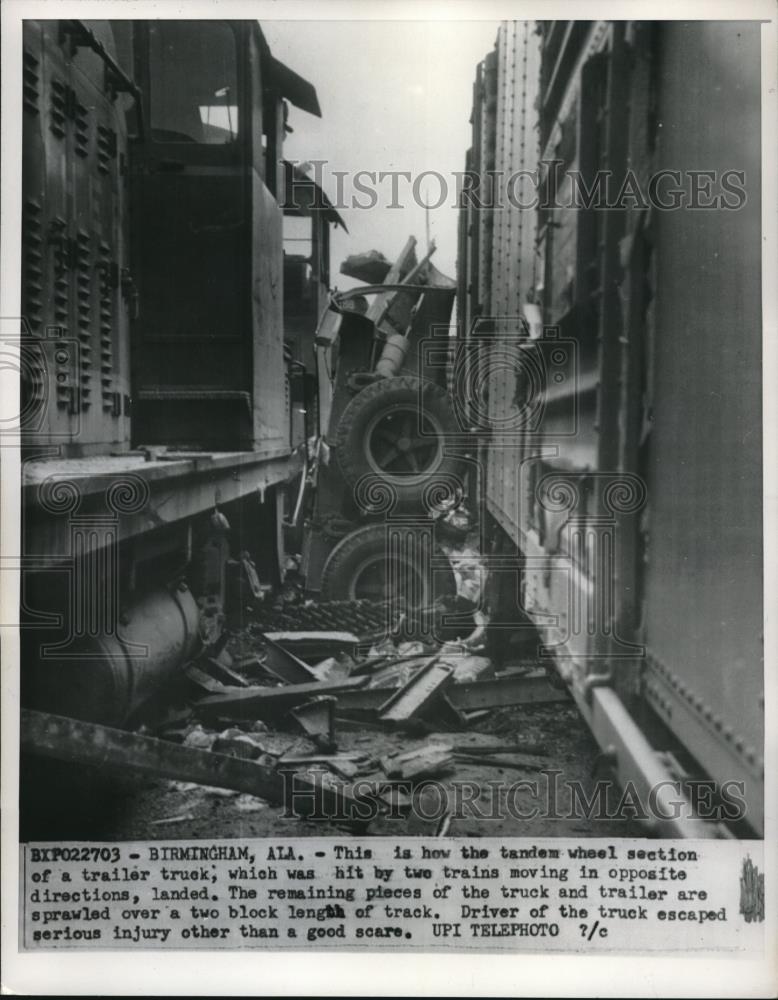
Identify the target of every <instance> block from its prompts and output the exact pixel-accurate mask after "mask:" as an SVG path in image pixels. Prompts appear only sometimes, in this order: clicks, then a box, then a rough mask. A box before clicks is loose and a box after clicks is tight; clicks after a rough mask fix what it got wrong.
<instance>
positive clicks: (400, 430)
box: [335, 375, 462, 508]
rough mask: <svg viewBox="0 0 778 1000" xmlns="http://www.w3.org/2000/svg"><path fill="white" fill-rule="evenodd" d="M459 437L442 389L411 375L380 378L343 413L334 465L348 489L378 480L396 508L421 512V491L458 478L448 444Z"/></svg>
mask: <svg viewBox="0 0 778 1000" xmlns="http://www.w3.org/2000/svg"><path fill="white" fill-rule="evenodd" d="M458 433H459V427H458V425H457V423H456V420H455V418H454V414H453V412H452V409H451V406H450V405H449V401H448V397H447V396H446V392H445V390H444V389H443V388H441V387H440V386H438V385H435V384H434V383H433V382H421V381H420V380H419V379H417V378H413V377H412V376H410V375H403V376H398V377H395V378H387V379H381V380H380V381H379V382H375V383H373V385H369V386H367V387H366V388H364V389H363V390H362V391H361V392H359V393H357V395H356V396H354V398H353V399H352V400H351V402H350V403H349V404H348V406H346V408H345V410H344V411H343V414H342V416H341V418H340V423H339V424H338V428H337V432H336V435H335V448H336V453H337V458H338V465H339V466H340V470H341V472H342V473H343V478H344V479H345V480H346V483H347V484H348V485H349V486H350V487H352V489H353V488H354V487H356V486H357V484H358V483H359V482H360V481H364V478H365V477H366V476H368V477H370V476H373V477H378V478H380V480H381V481H382V482H383V483H385V484H386V485H387V486H388V488H389V491H390V492H391V494H392V497H393V500H394V503H395V504H396V506H397V507H402V508H408V507H415V508H421V507H422V501H423V496H424V491H425V487H427V486H429V485H430V484H432V483H434V482H435V481H436V480H439V481H441V482H451V480H452V479H456V477H457V473H458V472H459V470H460V468H461V466H462V460H461V458H460V456H458V455H456V454H453V453H452V452H451V448H450V443H449V442H450V439H451V436H452V435H456V434H458Z"/></svg>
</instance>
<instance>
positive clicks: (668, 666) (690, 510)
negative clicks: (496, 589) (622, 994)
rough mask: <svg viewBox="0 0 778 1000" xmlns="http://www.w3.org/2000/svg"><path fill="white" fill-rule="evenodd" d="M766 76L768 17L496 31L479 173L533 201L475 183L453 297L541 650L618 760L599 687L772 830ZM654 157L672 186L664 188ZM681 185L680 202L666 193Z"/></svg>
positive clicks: (486, 453)
mask: <svg viewBox="0 0 778 1000" xmlns="http://www.w3.org/2000/svg"><path fill="white" fill-rule="evenodd" d="M495 64H496V78H495V74H494V73H492V75H491V76H490V72H492V71H491V67H494V66H495ZM759 66H760V48H759V27H758V25H754V24H745V23H699V22H698V23H692V24H685V23H681V22H667V23H662V24H658V23H641V22H585V21H577V22H540V23H539V25H538V27H537V31H533V26H531V25H527V24H525V23H523V22H519V23H514V24H507V25H503V27H502V28H501V29H500V33H499V36H498V41H497V46H496V52H495V53H493V54H491V55H490V56H489V57H487V60H486V61H485V62H484V63H483V64H482V65H481V66H480V67H479V71H478V76H477V80H476V91H475V97H476V100H475V104H474V114H473V148H472V149H471V151H470V152H469V154H468V164H469V166H470V168H471V169H472V170H473V171H476V172H480V173H485V172H486V170H488V169H489V165H490V163H493V164H494V169H495V170H496V171H497V172H498V173H497V176H498V177H500V172H505V173H507V174H511V173H513V174H515V172H516V171H527V172H528V175H529V173H531V172H533V171H537V178H538V182H537V184H536V194H537V196H538V198H537V202H536V203H535V205H534V206H533V209H532V210H530V209H524V208H522V207H521V206H520V205H519V204H518V203H517V202H516V198H521V199H523V200H522V204H529V201H530V198H529V194H530V192H531V186H527V185H524V186H523V187H516V186H515V185H514V188H513V193H514V196H515V197H514V203H511V202H510V199H508V204H507V205H506V206H504V207H501V208H497V209H496V210H494V211H492V212H487V211H482V210H478V209H474V208H473V207H472V206H468V205H467V203H466V201H465V200H464V199H463V208H462V214H461V227H462V228H461V232H460V256H461V258H462V259H461V264H464V265H465V266H464V267H462V268H461V272H460V290H459V303H460V305H459V316H460V321H461V323H462V330H463V334H462V338H463V343H465V344H468V343H469V344H470V350H469V353H467V352H464V353H463V350H462V348H461V347H460V358H463V357H465V355H466V354H467V357H468V358H469V359H470V360H469V362H468V363H469V364H470V366H471V368H472V367H474V365H475V362H473V360H472V359H473V358H475V357H476V355H477V357H478V359H479V360H478V362H477V364H478V365H479V366H480V369H479V378H478V379H476V378H474V377H473V378H471V382H472V384H473V386H483V387H486V389H485V390H484V393H483V395H484V399H485V401H486V402H485V407H486V410H487V412H488V417H487V419H486V421H485V423H484V426H483V427H481V428H480V429H481V430H483V431H486V430H487V428H488V433H489V435H490V437H489V441H488V447H486V448H485V449H482V457H483V460H484V461H485V463H486V473H487V494H488V496H487V506H488V510H489V513H490V514H491V516H492V517H493V518H494V520H495V522H496V523H497V524H498V525H499V526H500V528H501V529H502V530H503V531H504V532H505V533H506V534H507V536H508V537H509V538H510V539H511V541H512V542H513V544H514V545H515V546H516V547H517V549H518V555H519V560H520V565H521V580H522V587H521V595H522V600H523V602H524V607H525V608H526V610H527V611H528V612H529V613H530V615H531V617H532V619H533V621H534V622H535V624H536V625H537V626H538V627H539V629H540V630H541V632H542V634H543V638H544V642H545V652H546V653H547V654H548V655H551V656H553V658H554V661H555V663H556V665H557V666H558V668H559V669H560V671H561V673H562V674H563V676H564V677H565V678H566V679H567V680H568V681H569V682H570V683H571V684H572V689H573V692H574V694H575V695H576V698H577V700H578V702H579V705H580V706H581V708H582V710H583V711H584V714H585V715H586V716H587V718H588V719H589V721H590V723H591V724H592V726H593V729H594V731H595V735H596V736H597V737H598V739H600V741H601V742H603V743H607V742H615V744H616V745H617V748H618V745H619V742H620V739H621V738H622V737H623V740H622V742H623V744H624V746H623V748H622V751H623V752H622V755H621V756H622V760H623V761H624V762H631V763H630V766H627V765H626V763H625V765H624V767H622V769H621V773H622V776H626V775H628V774H629V772H630V767H631V766H632V765H635V763H636V761H637V762H638V764H639V760H638V758H640V757H641V755H642V754H644V753H645V754H648V745H647V744H641V746H640V747H639V748H637V749H636V747H637V742H639V738H640V739H642V738H643V734H642V733H640V732H639V730H638V727H636V726H634V724H633V722H632V721H631V720H629V719H627V718H626V716H625V718H624V719H623V720H622V721H621V722H620V723H619V724H618V725H615V726H614V724H613V720H612V719H611V720H610V721H608V720H607V719H606V718H605V716H607V712H605V713H603V705H604V703H605V702H604V700H603V699H604V697H605V696H602V697H600V696H598V697H597V698H594V697H593V692H595V691H597V690H601V689H607V690H608V691H609V692H610V693H609V695H608V698H610V697H611V694H612V693H614V692H615V693H617V694H618V696H619V701H618V704H619V705H625V704H626V705H631V706H632V707H635V706H637V705H638V704H639V703H641V702H642V703H643V704H645V702H646V701H647V702H648V703H649V704H650V705H651V706H652V708H653V709H654V711H655V713H656V716H658V717H659V718H660V719H661V720H662V722H663V723H664V724H665V725H666V726H667V727H668V728H669V730H670V731H672V733H673V734H674V735H675V737H677V739H678V740H679V741H680V744H681V745H682V746H683V747H684V748H685V750H686V751H688V753H689V754H690V755H691V757H692V758H693V759H694V760H695V761H696V762H697V764H698V765H700V766H701V769H702V770H703V771H704V772H705V773H707V774H708V775H709V776H710V777H711V778H713V779H715V780H717V781H718V782H725V781H728V780H738V781H743V782H744V783H745V789H746V799H747V803H748V810H749V812H748V821H749V823H750V824H751V826H752V827H753V828H754V829H756V830H760V829H761V826H762V787H763V761H762V753H763V749H762V748H763V728H762V711H763V704H762V657H761V632H762V596H761V593H762V575H761V532H762V522H761V379H760V361H761V311H760V295H761V289H760V225H759V220H760V197H759V196H760V184H761V179H760V148H759V139H758V137H759V114H760V107H759V80H760V72H759ZM659 171H680V184H679V183H678V182H677V178H675V176H674V175H669V174H665V175H664V176H663V177H662V179H661V181H660V182H659V183H658V185H657V184H656V181H655V182H654V184H655V186H654V187H653V188H652V183H651V178H652V177H656V176H657V172H659ZM709 171H710V172H714V175H707V174H706V173H700V172H709ZM726 171H730V172H732V171H739V172H743V175H744V178H745V180H742V179H740V180H739V179H738V176H739V175H734V174H732V173H730V174H729V175H727V174H725V172H726ZM606 172H609V173H610V175H611V176H610V180H609V181H608V186H607V188H606V189H605V198H606V201H605V202H603V203H602V204H600V205H599V207H598V196H597V188H596V182H597V178H598V177H603V176H605V174H606ZM503 176H504V174H503ZM722 177H725V178H727V177H728V180H726V179H725V180H723V181H722ZM576 178H577V179H576ZM503 183H505V181H504V180H503ZM625 184H627V185H629V186H630V188H631V190H632V192H633V194H632V196H630V195H626V196H624V197H622V198H621V199H620V205H621V207H620V208H612V207H611V208H608V207H607V205H608V204H611V203H612V201H613V200H614V198H616V200H619V199H618V197H617V195H618V192H622V193H623V192H624V190H625V189H624V187H623V185H625ZM674 185H675V187H680V189H681V190H682V191H683V197H684V199H685V201H684V202H683V204H682V205H681V206H680V207H674V208H673V207H668V208H666V209H663V208H662V207H660V204H659V203H660V202H662V203H663V204H665V205H669V206H672V199H673V197H674V196H673V194H672V188H673V186H674ZM727 185H728V186H729V187H728V189H727ZM742 188H745V191H746V197H745V200H744V199H743V198H742V193H741V189H742ZM695 191H696V194H695ZM517 192H518V194H517ZM581 192H583V200H581ZM608 198H610V199H611V201H610V202H609V201H608V200H607V199H608ZM711 198H720V199H723V201H722V202H721V203H720V204H719V207H714V208H710V209H708V210H706V209H705V208H704V207H702V206H704V205H705V204H709V203H710V201H711ZM587 200H588V201H589V202H590V204H589V206H588V207H586V206H587ZM503 201H505V199H503ZM690 206H691V207H690ZM698 206H699V207H698ZM722 206H723V207H722ZM479 329H480V331H481V337H482V343H481V345H480V350H477V351H474V350H473V330H479ZM468 338H469V339H468ZM472 398H473V399H474V400H475V403H476V404H477V403H478V398H479V397H478V393H477V392H476V393H473V394H472ZM475 408H476V410H477V405H476V406H475ZM471 409H472V406H471ZM477 416H478V414H477V413H475V417H474V419H473V420H472V421H471V423H472V424H474V425H475V426H476V427H477V426H478V420H477V419H476V418H477ZM614 697H615V695H614ZM608 704H610V705H615V704H616V702H615V701H609V702H608ZM622 722H623V725H622ZM641 725H643V724H642V723H641ZM658 729H659V731H662V728H661V726H660V727H658ZM616 731H618V732H616ZM619 732H620V734H621V736H620V737H619V738H618V739H617V738H616V737H617V736H619ZM614 733H615V735H614ZM669 742H670V741H669V740H668V745H669ZM630 747H631V749H630ZM638 769H639V768H638ZM649 770H650V768H649ZM643 771H646V768H643Z"/></svg>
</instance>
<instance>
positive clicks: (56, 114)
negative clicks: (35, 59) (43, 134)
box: [49, 77, 68, 139]
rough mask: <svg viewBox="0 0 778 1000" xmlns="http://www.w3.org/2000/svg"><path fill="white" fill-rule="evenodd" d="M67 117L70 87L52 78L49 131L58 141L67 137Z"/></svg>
mask: <svg viewBox="0 0 778 1000" xmlns="http://www.w3.org/2000/svg"><path fill="white" fill-rule="evenodd" d="M67 116H68V87H67V86H66V84H64V83H63V82H62V81H61V80H58V79H57V78H56V77H52V80H51V90H50V91H49V129H50V130H51V131H52V132H53V133H54V135H56V137H57V138H58V139H64V137H65V123H66V121H67Z"/></svg>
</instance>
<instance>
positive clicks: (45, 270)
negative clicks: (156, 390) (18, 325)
mask: <svg viewBox="0 0 778 1000" xmlns="http://www.w3.org/2000/svg"><path fill="white" fill-rule="evenodd" d="M84 28H85V29H86V31H92V32H94V34H95V37H97V36H99V35H101V34H102V42H103V43H104V44H105V47H106V49H107V50H109V51H110V50H111V40H110V32H108V33H105V32H101V26H100V25H99V24H98V23H96V22H85V24H84ZM24 50H25V51H24V61H25V100H24V109H25V115H24V126H23V127H24V137H23V205H24V208H23V237H22V238H23V254H24V260H25V266H24V268H23V273H22V283H23V287H22V303H23V310H24V317H25V320H26V322H27V331H28V333H29V335H30V336H31V338H32V342H33V344H34V349H35V351H36V352H39V357H40V358H42V359H43V358H45V363H44V364H43V365H42V371H41V373H40V379H41V381H42V382H45V385H40V386H38V387H37V389H36V390H35V391H36V392H39V393H42V394H43V396H44V398H45V407H44V408H43V409H42V411H41V412H42V419H41V420H40V422H39V423H38V425H37V426H35V427H34V428H33V427H31V428H30V433H28V434H27V435H26V439H27V440H28V441H29V443H30V444H31V445H37V444H56V445H58V446H60V449H61V452H62V454H65V455H85V454H91V453H94V452H100V451H106V450H108V449H121V448H124V447H126V446H127V444H128V441H129V409H130V400H129V381H128V380H129V372H128V357H127V350H128V349H127V344H128V336H127V331H128V326H129V306H128V300H127V297H126V296H125V295H124V294H123V280H122V279H123V278H124V277H126V275H127V271H126V268H127V263H128V262H127V259H126V247H125V242H124V239H123V233H124V225H125V218H126V211H127V207H126V163H127V133H126V125H125V107H126V98H125V97H124V95H121V94H119V93H117V91H116V89H115V88H114V86H113V82H112V79H111V77H110V74H109V73H108V72H107V71H106V66H105V63H104V62H103V60H102V59H101V57H100V56H99V55H98V54H97V53H96V52H93V51H91V49H89V48H88V47H86V46H85V45H84V43H83V37H82V35H80V34H78V33H77V32H76V33H74V32H71V31H69V30H68V29H67V27H66V25H65V23H64V22H58V21H41V22H34V21H28V22H25V27H24ZM28 391H29V390H28Z"/></svg>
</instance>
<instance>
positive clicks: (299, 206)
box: [284, 160, 348, 232]
mask: <svg viewBox="0 0 778 1000" xmlns="http://www.w3.org/2000/svg"><path fill="white" fill-rule="evenodd" d="M284 175H285V192H284V205H285V206H287V207H288V208H289V209H296V210H297V212H299V213H300V214H303V215H310V214H311V213H312V212H321V213H322V215H323V217H324V218H325V219H326V220H327V222H332V223H334V224H335V225H336V226H341V228H342V229H343V230H344V231H345V232H348V227H347V226H346V223H345V222H344V221H343V219H342V217H341V216H340V214H339V212H338V211H337V210H336V208H335V206H334V205H333V204H332V202H331V201H330V200H329V198H328V197H327V195H326V194H325V193H324V190H323V189H322V188H321V187H320V185H318V184H317V183H316V181H315V180H314V179H313V178H312V177H311V176H310V175H309V174H306V173H305V172H304V171H303V170H302V169H301V168H300V167H298V166H297V165H296V164H294V163H290V162H289V160H284ZM292 182H294V188H293V187H292ZM301 196H302V197H301ZM292 214H294V212H292Z"/></svg>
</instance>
